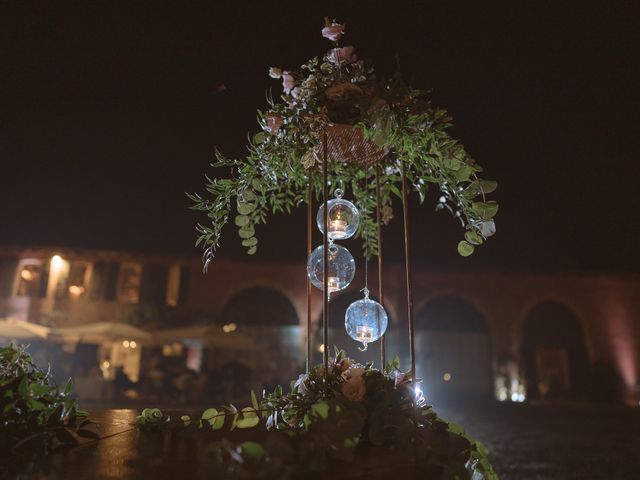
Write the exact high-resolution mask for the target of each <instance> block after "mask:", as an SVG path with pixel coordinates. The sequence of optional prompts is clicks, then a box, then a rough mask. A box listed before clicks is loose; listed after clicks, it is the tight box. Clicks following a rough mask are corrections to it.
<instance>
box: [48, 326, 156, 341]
mask: <svg viewBox="0 0 640 480" xmlns="http://www.w3.org/2000/svg"><path fill="white" fill-rule="evenodd" d="M51 335H52V336H53V337H55V338H59V339H62V340H66V341H74V342H82V343H103V342H109V341H118V340H138V341H139V340H149V339H150V338H151V334H150V333H149V332H145V331H144V330H142V329H140V328H137V327H134V326H133V325H128V324H126V323H119V322H95V323H86V324H83V325H76V326H73V327H64V328H55V329H52V330H51Z"/></svg>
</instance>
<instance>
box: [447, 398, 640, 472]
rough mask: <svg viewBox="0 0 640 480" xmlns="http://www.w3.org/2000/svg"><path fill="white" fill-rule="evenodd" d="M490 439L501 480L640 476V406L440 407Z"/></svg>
mask: <svg viewBox="0 0 640 480" xmlns="http://www.w3.org/2000/svg"><path fill="white" fill-rule="evenodd" d="M436 410H437V411H438V413H439V414H440V416H441V417H443V418H445V419H446V420H450V421H455V422H456V423H459V424H461V425H462V426H464V427H465V430H466V431H467V432H468V433H470V434H471V435H473V436H475V437H476V438H477V439H478V440H480V441H482V442H483V443H485V445H486V446H487V448H488V449H489V452H490V459H491V462H492V464H493V466H494V468H495V469H496V472H497V473H498V475H499V476H500V479H501V480H547V479H549V480H551V479H553V480H570V479H576V480H577V479H580V480H591V479H594V480H598V479H607V480H627V479H628V480H639V479H640V408H635V409H633V408H625V407H618V406H608V405H583V404H562V405H521V404H491V405H486V406H481V407H477V408H470V407H468V406H465V407H436Z"/></svg>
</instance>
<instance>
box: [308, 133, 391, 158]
mask: <svg viewBox="0 0 640 480" xmlns="http://www.w3.org/2000/svg"><path fill="white" fill-rule="evenodd" d="M327 150H328V155H327V161H329V162H341V163H352V164H356V165H360V166H362V167H367V166H371V165H376V164H378V163H380V161H381V160H382V159H383V158H384V156H385V152H384V150H382V149H381V148H380V147H378V146H377V145H376V144H375V143H373V142H372V141H371V140H365V138H364V133H363V132H362V129H360V128H357V127H353V126H351V125H340V124H334V125H331V126H329V127H328V128H327ZM318 157H319V158H320V159H322V158H324V146H323V144H322V143H321V144H320V148H319V152H318ZM321 161H322V160H321Z"/></svg>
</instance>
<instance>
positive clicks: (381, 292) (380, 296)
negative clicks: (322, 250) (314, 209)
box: [376, 165, 387, 370]
mask: <svg viewBox="0 0 640 480" xmlns="http://www.w3.org/2000/svg"><path fill="white" fill-rule="evenodd" d="M376 223H377V234H378V301H379V302H380V305H382V306H383V307H384V282H383V275H382V200H381V197H380V165H376ZM386 363H387V358H386V351H385V336H384V335H382V336H381V337H380V370H382V369H384V367H385V364H386Z"/></svg>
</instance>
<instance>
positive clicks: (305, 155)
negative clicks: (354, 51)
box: [188, 51, 498, 269]
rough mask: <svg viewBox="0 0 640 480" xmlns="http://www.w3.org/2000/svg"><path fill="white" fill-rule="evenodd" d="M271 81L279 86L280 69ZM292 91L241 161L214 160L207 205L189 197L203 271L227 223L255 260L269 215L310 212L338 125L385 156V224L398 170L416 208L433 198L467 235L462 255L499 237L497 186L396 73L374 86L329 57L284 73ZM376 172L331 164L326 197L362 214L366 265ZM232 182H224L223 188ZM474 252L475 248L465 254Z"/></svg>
mask: <svg viewBox="0 0 640 480" xmlns="http://www.w3.org/2000/svg"><path fill="white" fill-rule="evenodd" d="M272 70H275V73H273V72H272V73H271V76H272V77H275V78H280V76H281V75H283V74H282V72H281V71H280V70H279V69H272ZM287 74H288V75H291V76H292V77H293V80H294V82H295V85H294V87H295V88H293V90H291V91H290V92H289V93H283V94H282V96H281V100H282V101H280V102H275V101H274V100H273V99H272V98H271V97H269V98H268V102H269V105H268V109H267V110H266V111H264V112H258V123H259V125H260V126H261V127H262V129H263V131H262V132H259V133H257V134H255V135H254V136H253V138H251V139H250V141H249V145H248V153H247V156H246V157H245V158H244V159H241V160H238V159H230V158H226V157H225V156H224V155H222V154H221V153H220V152H217V151H216V155H215V156H216V161H215V162H214V163H212V166H213V167H215V168H220V169H223V172H222V174H221V175H220V176H217V177H214V178H209V177H207V183H206V190H207V192H208V194H207V195H205V196H201V195H199V194H188V196H189V198H190V199H191V200H192V202H193V206H192V208H193V209H195V210H199V211H202V212H204V213H205V214H206V215H207V216H208V219H209V222H210V223H207V224H199V225H198V226H197V231H198V238H197V241H196V245H200V246H202V247H203V248H204V256H203V259H204V263H205V269H206V267H207V266H208V264H209V262H210V261H211V260H212V259H213V257H214V254H215V252H216V250H217V249H218V247H219V242H220V238H221V235H222V230H223V227H224V225H226V224H227V223H228V222H229V220H230V219H231V218H233V220H234V223H235V225H236V227H237V228H238V235H239V236H240V238H241V239H242V244H243V246H245V247H246V248H247V250H248V253H250V254H253V253H255V252H256V251H257V243H258V242H257V238H256V228H257V227H258V226H259V225H262V224H265V223H266V222H267V216H268V215H269V214H275V213H279V212H285V213H289V212H291V210H292V209H293V208H296V207H298V206H300V205H301V204H303V203H306V202H307V186H308V184H311V187H312V189H313V192H314V195H315V198H316V199H319V198H320V196H321V193H322V188H323V185H322V172H321V161H320V160H321V158H322V148H321V147H322V141H323V132H324V131H326V130H327V128H329V127H331V126H332V125H335V124H342V125H350V126H352V127H353V128H357V129H360V130H361V131H362V134H363V135H364V138H365V139H367V140H369V141H371V142H373V143H375V144H376V145H377V146H379V147H380V148H381V149H382V150H383V151H384V153H385V155H384V158H383V159H382V160H381V162H380V164H379V168H380V171H381V178H380V180H381V185H380V193H381V202H382V207H383V208H382V212H381V213H382V217H383V223H384V224H385V225H386V224H387V223H388V221H389V220H391V218H392V217H393V209H392V205H393V199H394V197H396V198H401V196H402V194H401V190H402V177H401V165H402V164H404V165H405V167H406V174H407V180H408V187H409V189H410V191H411V192H413V193H417V194H418V197H419V199H420V202H421V203H422V202H424V201H426V199H427V198H428V189H429V187H430V186H435V187H436V188H437V189H438V191H439V193H438V194H437V197H438V198H439V200H438V202H437V203H436V210H448V211H449V212H450V213H451V215H452V216H453V217H454V218H456V219H458V220H459V221H460V224H461V225H462V227H463V228H464V229H465V232H466V235H465V241H466V242H467V243H466V244H464V245H462V246H461V245H459V248H458V251H459V252H460V254H461V255H470V254H471V253H472V252H473V250H474V248H473V246H472V245H476V246H477V245H480V244H481V243H483V241H484V240H485V239H487V238H488V237H490V236H491V235H493V234H494V233H495V224H494V222H493V217H494V216H495V215H496V213H497V211H498V205H497V203H496V202H494V201H489V200H487V198H486V195H488V194H489V193H491V192H493V191H494V190H495V189H496V187H497V183H496V182H495V181H492V180H485V179H482V178H480V177H479V176H478V175H479V174H480V173H481V172H482V168H481V167H480V166H479V165H478V164H477V163H476V162H475V161H474V160H473V159H472V158H471V156H470V155H469V154H468V153H467V152H466V150H465V149H464V147H463V146H462V145H461V144H460V142H459V141H458V140H456V139H454V138H452V137H451V136H450V134H449V133H448V131H449V129H450V128H451V126H452V125H451V118H450V117H449V114H448V113H447V112H446V110H443V109H441V108H436V107H434V106H432V105H431V103H430V101H429V99H428V97H427V95H426V92H424V91H421V90H416V89H414V88H412V87H410V86H408V85H407V84H406V83H405V82H404V81H403V80H402V77H401V75H400V74H399V73H396V74H395V75H393V76H392V77H390V78H381V77H378V76H377V75H376V73H375V71H374V70H373V69H372V68H370V67H369V66H367V65H366V64H365V63H364V62H363V61H362V60H356V59H355V58H351V59H346V60H344V61H336V60H335V58H334V57H333V56H332V52H331V51H329V52H327V53H326V54H325V55H323V56H322V57H315V58H312V59H311V60H309V61H308V62H307V63H305V64H304V65H302V66H301V68H300V70H299V71H290V72H288V73H287ZM374 170H375V169H374V168H373V167H363V166H361V165H356V164H350V163H343V162H330V163H329V166H328V176H329V179H330V183H331V188H332V189H334V188H336V187H338V186H340V187H341V188H343V189H344V190H345V191H347V192H348V191H350V194H349V193H347V197H349V196H350V195H351V196H352V197H353V198H354V199H355V203H356V204H357V206H358V207H359V208H360V210H361V213H362V216H361V228H359V230H358V233H357V237H359V238H361V239H362V241H363V243H364V249H363V251H364V252H365V254H366V255H367V256H370V255H376V254H377V235H376V230H377V212H376V202H375V194H374V192H375V171H374ZM225 177H228V178H225ZM470 246H471V247H470Z"/></svg>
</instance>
